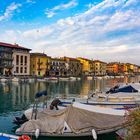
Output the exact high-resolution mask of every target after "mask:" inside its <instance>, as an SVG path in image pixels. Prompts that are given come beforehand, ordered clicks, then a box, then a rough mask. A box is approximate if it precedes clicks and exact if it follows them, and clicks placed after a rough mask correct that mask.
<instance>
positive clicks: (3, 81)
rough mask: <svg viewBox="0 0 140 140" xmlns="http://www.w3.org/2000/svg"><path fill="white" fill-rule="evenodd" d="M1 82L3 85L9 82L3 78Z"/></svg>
mask: <svg viewBox="0 0 140 140" xmlns="http://www.w3.org/2000/svg"><path fill="white" fill-rule="evenodd" d="M0 81H1V82H2V83H6V82H8V80H7V79H5V78H2V79H1V80H0Z"/></svg>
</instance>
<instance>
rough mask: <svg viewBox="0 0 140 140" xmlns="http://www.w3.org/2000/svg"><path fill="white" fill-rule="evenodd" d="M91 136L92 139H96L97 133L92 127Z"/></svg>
mask: <svg viewBox="0 0 140 140" xmlns="http://www.w3.org/2000/svg"><path fill="white" fill-rule="evenodd" d="M92 136H93V139H94V140H97V133H96V132H95V130H94V129H92Z"/></svg>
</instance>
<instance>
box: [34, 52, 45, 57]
mask: <svg viewBox="0 0 140 140" xmlns="http://www.w3.org/2000/svg"><path fill="white" fill-rule="evenodd" d="M31 56H45V57H46V56H47V55H46V54H45V53H31Z"/></svg>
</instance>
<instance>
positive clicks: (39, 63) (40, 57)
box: [30, 53, 49, 76]
mask: <svg viewBox="0 0 140 140" xmlns="http://www.w3.org/2000/svg"><path fill="white" fill-rule="evenodd" d="M48 59H49V57H47V55H46V54H44V53H31V60H30V63H31V65H30V69H31V71H30V74H31V75H35V76H46V72H47V70H48V69H49V66H48V65H49V63H48Z"/></svg>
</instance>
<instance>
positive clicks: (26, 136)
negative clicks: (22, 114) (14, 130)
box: [18, 135, 31, 140]
mask: <svg viewBox="0 0 140 140" xmlns="http://www.w3.org/2000/svg"><path fill="white" fill-rule="evenodd" d="M18 140H31V138H30V137H29V136H28V135H22V136H21V137H19V138H18Z"/></svg>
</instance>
